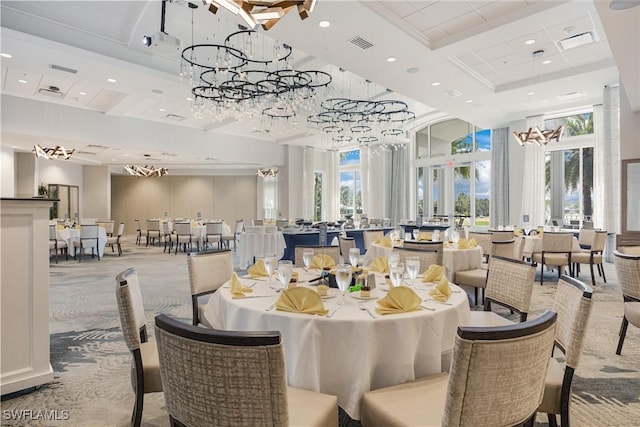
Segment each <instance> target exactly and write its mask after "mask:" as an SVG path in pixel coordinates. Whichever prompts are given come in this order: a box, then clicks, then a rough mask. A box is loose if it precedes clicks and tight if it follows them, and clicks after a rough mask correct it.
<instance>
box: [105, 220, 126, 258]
mask: <svg viewBox="0 0 640 427" xmlns="http://www.w3.org/2000/svg"><path fill="white" fill-rule="evenodd" d="M111 234H113V233H111ZM123 234H124V222H121V223H120V224H118V234H117V235H115V236H109V237H107V244H106V246H111V252H114V248H113V246H114V245H115V246H116V247H117V248H118V256H122V235H123Z"/></svg>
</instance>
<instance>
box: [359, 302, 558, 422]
mask: <svg viewBox="0 0 640 427" xmlns="http://www.w3.org/2000/svg"><path fill="white" fill-rule="evenodd" d="M555 323H556V313H555V312H553V311H545V312H544V313H543V314H542V315H541V316H540V317H537V318H535V319H533V320H530V321H528V322H523V323H517V324H511V325H508V326H495V327H485V328H478V327H470V326H459V327H458V331H457V335H456V337H455V343H454V347H453V358H452V361H451V369H450V373H449V374H447V373H439V374H435V375H431V376H427V377H423V378H419V379H416V380H414V381H411V382H408V383H404V384H399V385H395V386H391V387H386V388H381V389H378V390H373V391H370V392H367V393H365V394H364V396H363V398H362V401H361V402H362V403H361V417H362V420H361V421H362V425H363V426H365V427H376V426H380V427H388V426H440V425H442V426H521V425H530V426H533V419H534V418H535V414H536V409H537V408H538V405H540V402H541V401H542V394H543V390H544V381H545V375H546V371H547V364H548V360H549V355H550V354H551V350H552V347H553V337H554V336H553V334H554V329H555Z"/></svg>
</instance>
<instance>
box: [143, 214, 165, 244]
mask: <svg viewBox="0 0 640 427" xmlns="http://www.w3.org/2000/svg"><path fill="white" fill-rule="evenodd" d="M160 234H161V233H160V220H157V219H148V220H147V244H146V245H145V246H149V242H151V244H152V245H153V244H154V243H155V242H156V239H158V241H160Z"/></svg>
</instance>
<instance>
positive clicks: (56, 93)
mask: <svg viewBox="0 0 640 427" xmlns="http://www.w3.org/2000/svg"><path fill="white" fill-rule="evenodd" d="M38 95H43V96H48V97H51V98H58V99H60V98H64V93H62V92H60V88H59V87H57V86H47V87H41V88H39V89H38Z"/></svg>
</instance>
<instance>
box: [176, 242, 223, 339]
mask: <svg viewBox="0 0 640 427" xmlns="http://www.w3.org/2000/svg"><path fill="white" fill-rule="evenodd" d="M187 267H188V269H189V287H190V288H191V308H192V314H193V324H194V325H195V326H197V325H198V324H199V323H202V324H203V325H205V326H208V327H211V325H210V324H209V322H207V321H206V319H205V318H204V315H203V314H204V309H205V307H206V304H199V303H198V299H199V298H200V297H202V296H205V295H209V294H212V293H214V292H215V291H217V290H218V289H219V288H220V286H222V284H223V283H225V282H226V281H228V280H230V279H231V275H232V274H233V256H232V255H231V251H230V250H229V249H226V250H221V251H220V250H218V251H204V252H190V253H188V254H187Z"/></svg>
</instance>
